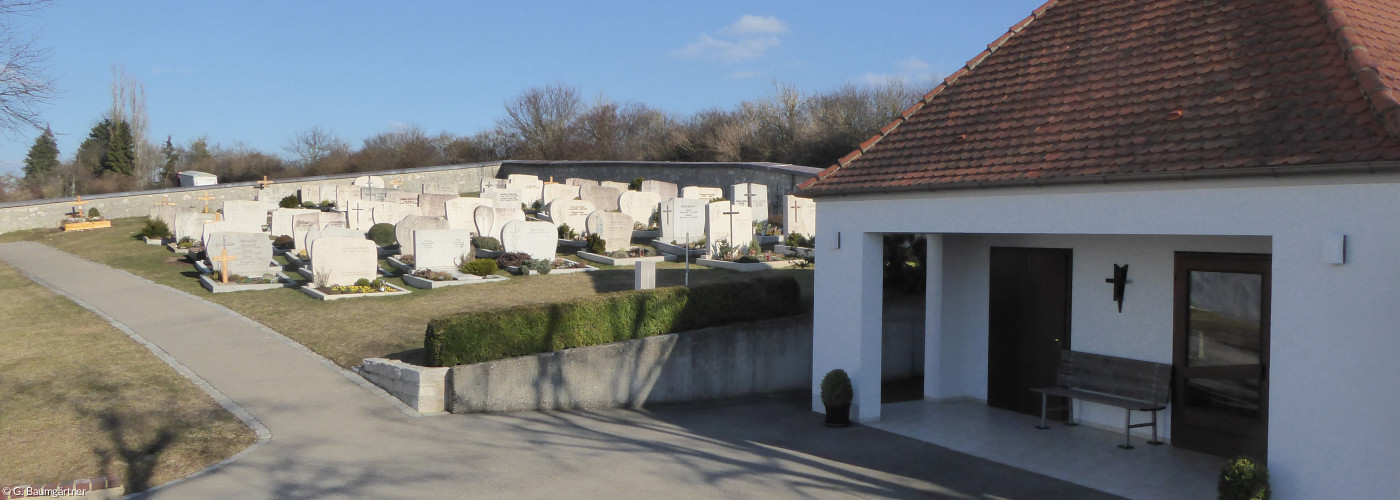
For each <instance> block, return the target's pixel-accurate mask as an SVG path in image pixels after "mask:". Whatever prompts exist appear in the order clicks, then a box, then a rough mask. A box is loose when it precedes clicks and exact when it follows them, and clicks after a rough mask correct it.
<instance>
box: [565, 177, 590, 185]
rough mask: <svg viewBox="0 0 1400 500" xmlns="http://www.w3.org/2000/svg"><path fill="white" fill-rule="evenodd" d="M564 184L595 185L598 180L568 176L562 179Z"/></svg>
mask: <svg viewBox="0 0 1400 500" xmlns="http://www.w3.org/2000/svg"><path fill="white" fill-rule="evenodd" d="M564 184H568V185H570V186H597V185H598V181H595V180H593V179H580V178H577V177H570V178H568V179H564Z"/></svg>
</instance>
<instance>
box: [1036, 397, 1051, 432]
mask: <svg viewBox="0 0 1400 500" xmlns="http://www.w3.org/2000/svg"><path fill="white" fill-rule="evenodd" d="M1048 399H1049V396H1046V395H1045V393H1043V392H1042V393H1040V425H1037V426H1035V428H1037V429H1040V430H1042V431H1043V430H1047V429H1049V428H1050V426H1048V425H1045V411H1046V405H1047V400H1048Z"/></svg>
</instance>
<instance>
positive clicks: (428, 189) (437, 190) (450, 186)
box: [420, 182, 461, 196]
mask: <svg viewBox="0 0 1400 500" xmlns="http://www.w3.org/2000/svg"><path fill="white" fill-rule="evenodd" d="M420 189H421V190H422V194H450V195H452V196H461V191H458V190H457V183H455V182H453V183H439V182H424V183H423V186H422V187H421V188H420Z"/></svg>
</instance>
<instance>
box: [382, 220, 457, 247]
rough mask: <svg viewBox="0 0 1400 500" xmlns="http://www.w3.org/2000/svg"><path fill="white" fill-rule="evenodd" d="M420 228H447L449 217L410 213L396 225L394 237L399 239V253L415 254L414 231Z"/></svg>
mask: <svg viewBox="0 0 1400 500" xmlns="http://www.w3.org/2000/svg"><path fill="white" fill-rule="evenodd" d="M419 229H447V219H444V218H442V217H432V216H428V215H410V216H408V217H404V219H403V220H402V221H399V223H398V225H396V226H394V237H395V238H397V239H398V240H399V253H401V254H403V255H415V254H416V252H417V249H415V248H414V247H413V232H414V231H417V230H419Z"/></svg>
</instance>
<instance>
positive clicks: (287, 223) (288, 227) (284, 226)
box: [271, 208, 321, 236]
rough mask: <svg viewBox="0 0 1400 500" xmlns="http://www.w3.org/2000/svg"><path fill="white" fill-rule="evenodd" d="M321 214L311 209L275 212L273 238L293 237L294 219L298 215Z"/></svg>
mask: <svg viewBox="0 0 1400 500" xmlns="http://www.w3.org/2000/svg"><path fill="white" fill-rule="evenodd" d="M319 213H321V211H320V210H314V209H309V208H279V209H277V210H273V211H272V228H271V229H272V230H271V233H272V235H273V236H283V235H286V236H291V235H292V217H295V216H298V215H305V214H319ZM317 217H318V218H319V217H320V216H319V215H318V216H317Z"/></svg>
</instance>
